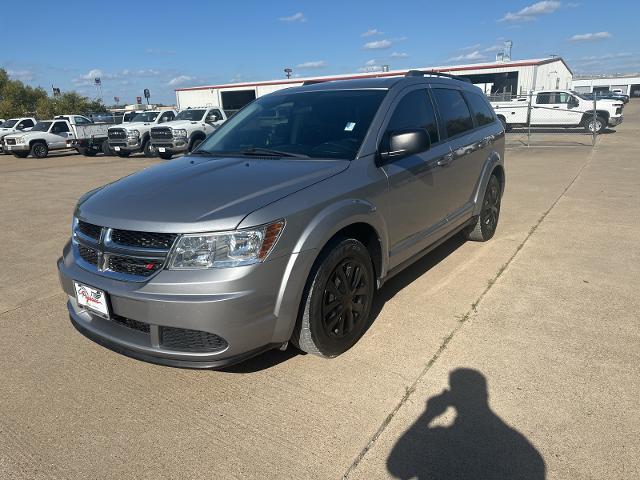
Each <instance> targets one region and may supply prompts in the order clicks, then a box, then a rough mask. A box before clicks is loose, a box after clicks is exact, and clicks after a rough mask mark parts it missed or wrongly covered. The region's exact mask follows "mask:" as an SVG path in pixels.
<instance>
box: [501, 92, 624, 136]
mask: <svg viewBox="0 0 640 480" xmlns="http://www.w3.org/2000/svg"><path fill="white" fill-rule="evenodd" d="M529 99H531V105H529ZM491 105H492V106H493V109H494V110H495V112H496V115H497V116H498V118H499V119H500V121H501V122H502V124H503V125H504V128H505V130H507V131H509V130H510V129H511V128H512V127H523V126H526V125H528V124H529V123H530V124H531V126H536V127H561V128H576V127H583V128H585V129H586V130H587V131H588V132H594V131H595V132H596V133H600V132H601V131H603V130H605V129H606V128H607V127H608V126H610V127H613V126H615V125H619V124H620V123H622V121H623V119H624V117H623V115H622V109H623V106H624V105H623V103H622V102H621V101H617V100H605V99H601V100H597V101H596V104H595V115H594V103H593V99H587V98H583V97H582V96H581V95H580V94H579V93H577V92H574V91H571V90H543V91H539V92H532V94H531V96H526V97H518V98H515V99H513V100H509V101H506V102H491Z"/></svg>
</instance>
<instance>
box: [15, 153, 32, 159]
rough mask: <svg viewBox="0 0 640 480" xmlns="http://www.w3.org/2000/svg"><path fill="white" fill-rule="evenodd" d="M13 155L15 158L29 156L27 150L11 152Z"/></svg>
mask: <svg viewBox="0 0 640 480" xmlns="http://www.w3.org/2000/svg"><path fill="white" fill-rule="evenodd" d="M13 156H14V157H16V158H27V157H28V156H29V152H13Z"/></svg>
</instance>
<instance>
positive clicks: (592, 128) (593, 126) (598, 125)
mask: <svg viewBox="0 0 640 480" xmlns="http://www.w3.org/2000/svg"><path fill="white" fill-rule="evenodd" d="M606 128H607V122H606V121H605V119H604V118H602V117H600V116H597V117H596V118H595V120H594V118H593V116H591V118H587V120H586V121H585V124H584V129H585V130H586V131H587V133H602V132H603V131H604V130H605V129H606Z"/></svg>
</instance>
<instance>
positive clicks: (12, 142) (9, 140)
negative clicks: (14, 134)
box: [5, 138, 16, 145]
mask: <svg viewBox="0 0 640 480" xmlns="http://www.w3.org/2000/svg"><path fill="white" fill-rule="evenodd" d="M5 141H6V142H7V145H15V144H16V139H15V138H7V139H6V140H5Z"/></svg>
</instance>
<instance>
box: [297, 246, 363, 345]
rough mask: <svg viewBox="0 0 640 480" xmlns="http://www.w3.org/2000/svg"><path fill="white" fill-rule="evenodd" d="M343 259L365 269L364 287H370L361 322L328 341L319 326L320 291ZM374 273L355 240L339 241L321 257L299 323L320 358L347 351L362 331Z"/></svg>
mask: <svg viewBox="0 0 640 480" xmlns="http://www.w3.org/2000/svg"><path fill="white" fill-rule="evenodd" d="M346 258H354V259H357V260H359V261H360V262H361V263H362V264H363V265H364V266H365V270H366V271H365V275H367V281H368V285H369V286H370V287H369V288H370V294H369V300H368V302H367V306H366V307H365V308H364V310H363V312H362V316H363V317H364V319H363V320H362V321H360V322H359V324H358V325H357V326H356V328H354V329H353V331H352V332H350V333H349V334H347V335H345V336H344V337H342V338H332V337H330V336H329V335H327V333H326V332H325V331H324V327H323V324H322V301H323V297H324V289H325V286H326V283H327V282H328V281H329V277H330V275H331V274H332V272H333V271H334V269H335V268H336V267H337V266H338V264H340V263H341V262H342V261H343V260H345V259H346ZM374 285H375V274H374V270H373V264H372V262H371V257H370V255H369V252H368V250H367V248H366V247H365V246H364V245H363V244H362V243H361V242H359V241H358V240H356V239H353V238H349V239H343V240H341V241H339V242H337V244H336V245H335V246H334V248H332V249H331V250H330V251H328V252H327V253H326V255H325V256H323V258H322V260H321V262H320V263H319V264H318V266H317V269H316V270H315V275H314V278H313V283H312V284H311V287H310V289H309V292H308V296H307V301H306V304H305V310H304V312H303V315H304V316H303V321H305V322H307V324H308V329H309V332H310V335H311V340H312V342H313V344H314V346H315V348H316V349H317V350H318V352H319V353H320V354H321V355H322V356H324V357H335V356H337V355H340V354H341V353H344V352H345V351H347V350H348V349H349V348H351V347H352V346H353V345H354V344H355V343H356V342H357V341H358V340H359V339H360V337H362V335H363V334H364V332H365V331H366V329H367V327H368V324H369V321H370V318H369V317H370V315H371V307H372V303H373V295H374V293H375V288H374Z"/></svg>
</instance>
